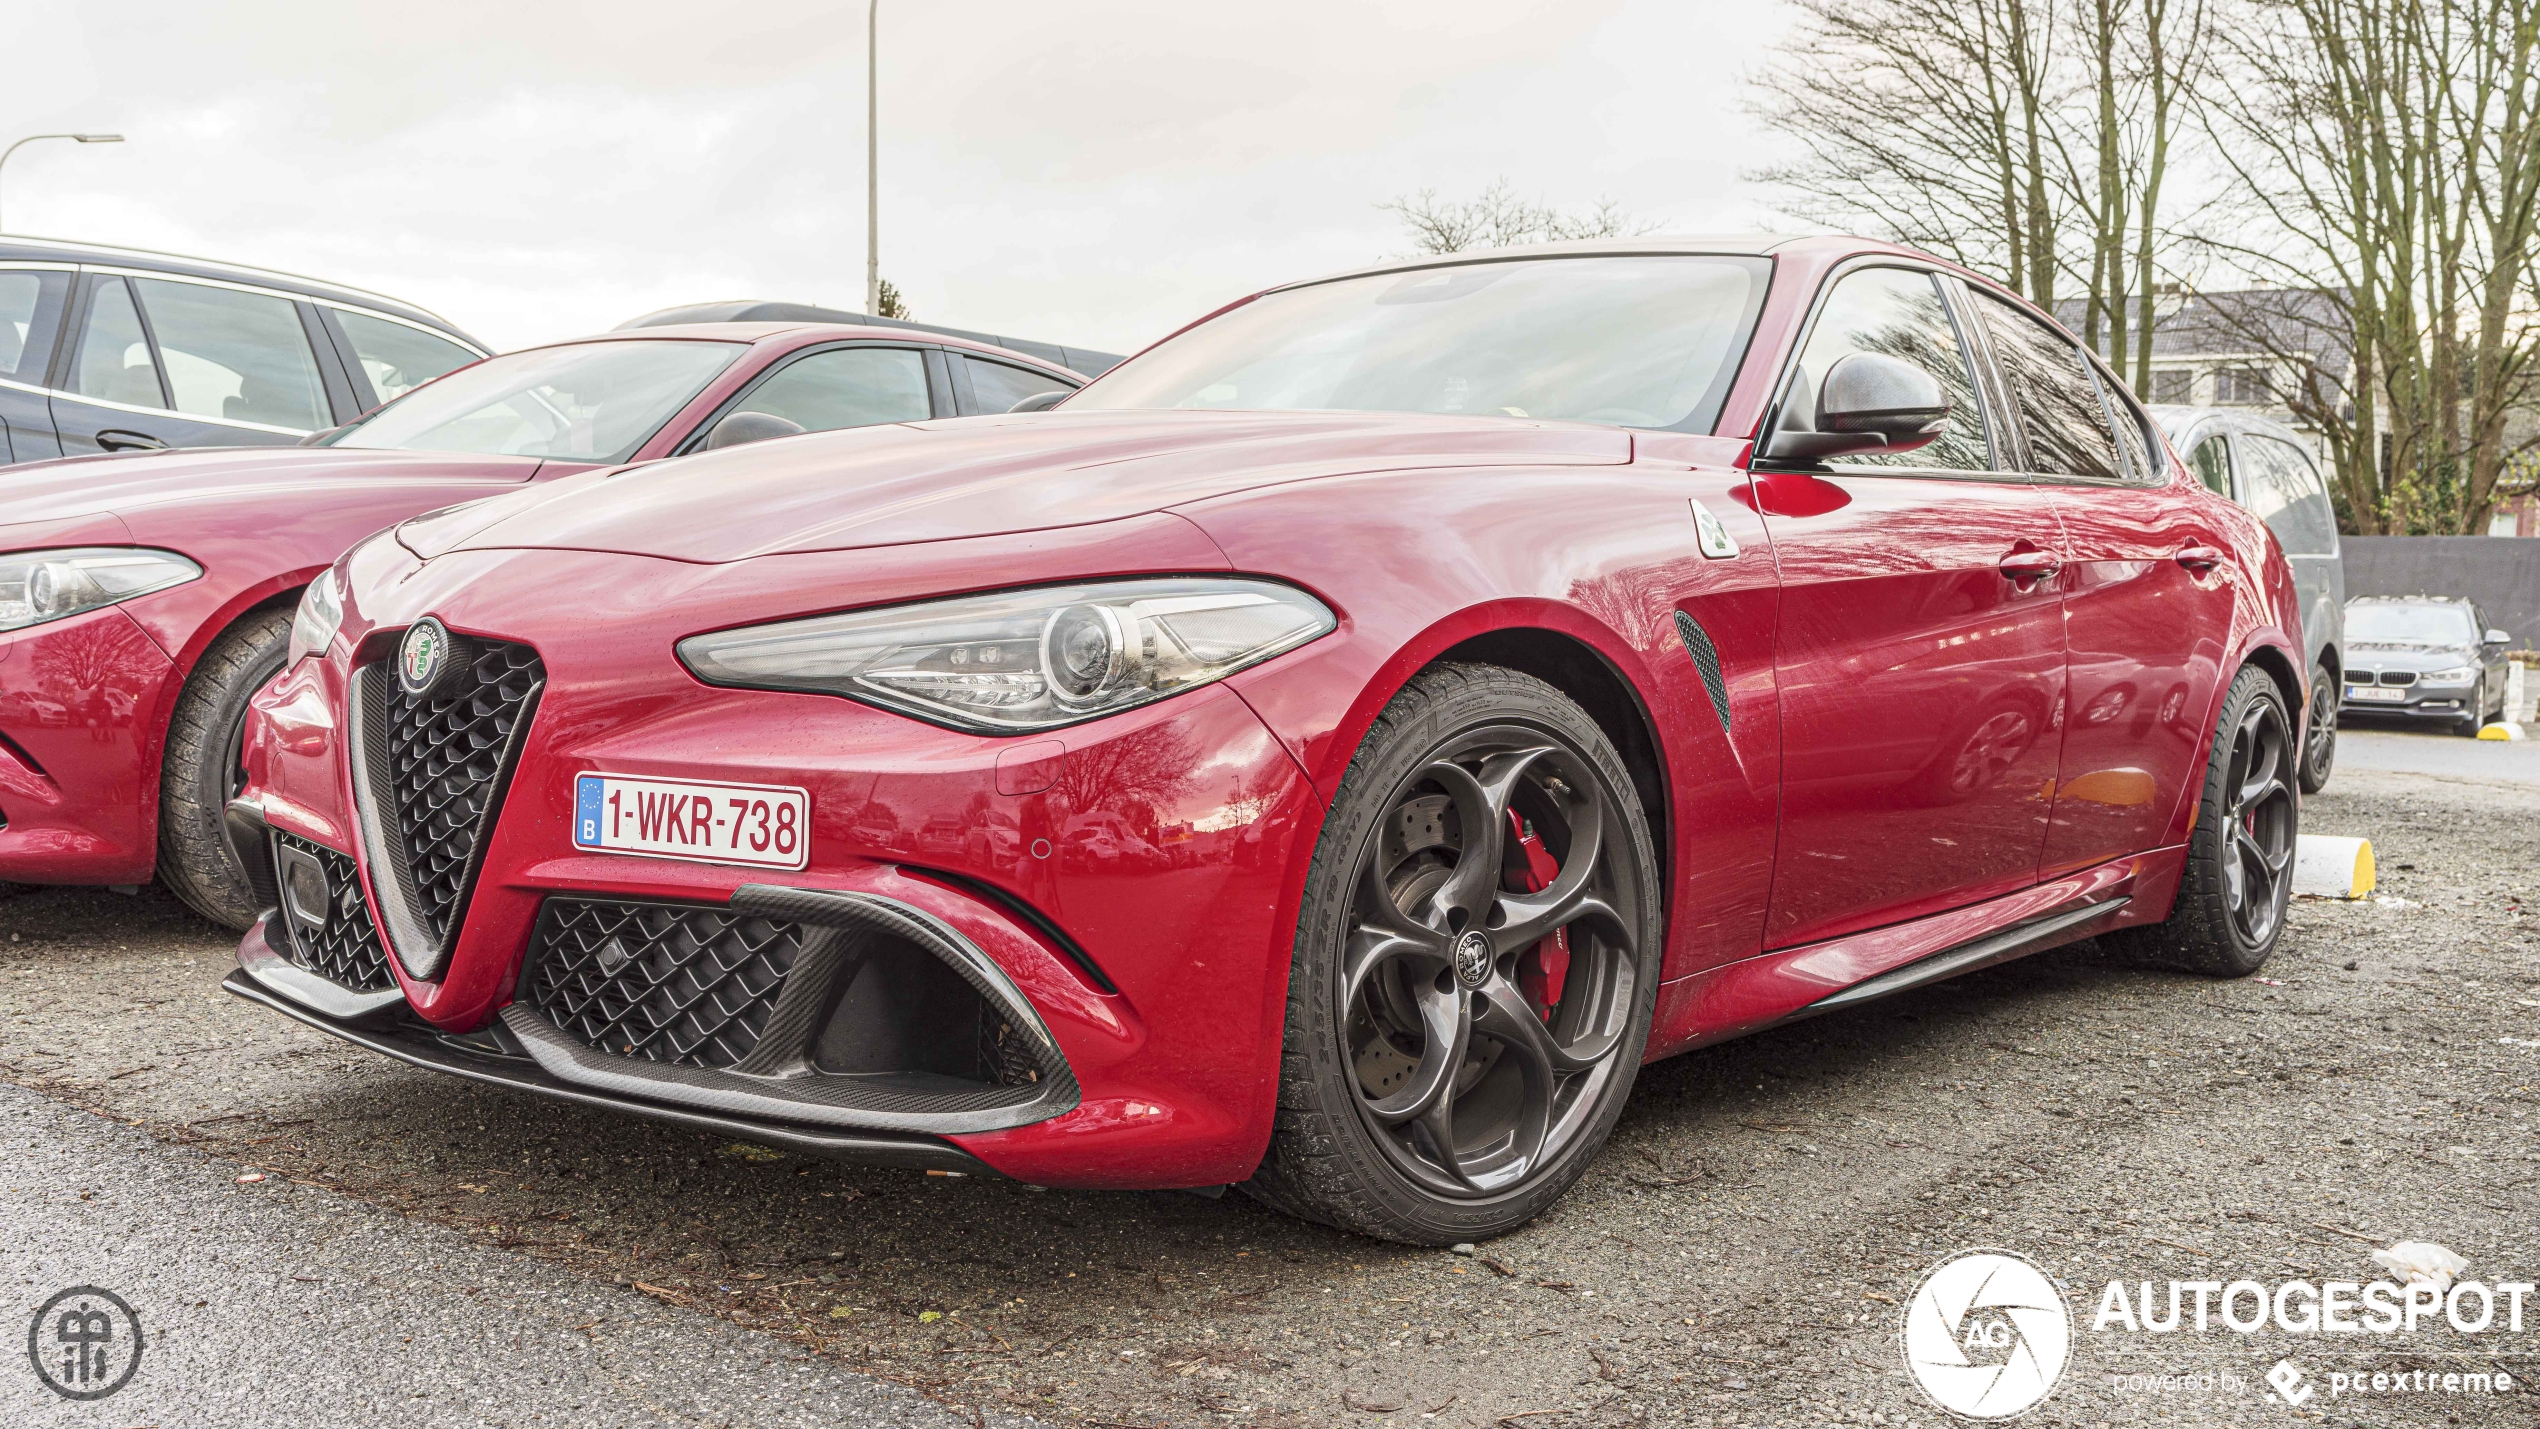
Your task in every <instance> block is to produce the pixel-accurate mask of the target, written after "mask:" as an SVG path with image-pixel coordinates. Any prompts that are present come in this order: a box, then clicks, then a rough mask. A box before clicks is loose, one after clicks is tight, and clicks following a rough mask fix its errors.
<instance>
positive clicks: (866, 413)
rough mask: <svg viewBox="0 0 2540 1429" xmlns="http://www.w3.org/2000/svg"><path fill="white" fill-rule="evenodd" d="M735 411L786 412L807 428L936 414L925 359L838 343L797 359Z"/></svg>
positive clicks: (910, 353) (777, 414) (784, 414)
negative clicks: (927, 391) (839, 344)
mask: <svg viewBox="0 0 2540 1429" xmlns="http://www.w3.org/2000/svg"><path fill="white" fill-rule="evenodd" d="M733 410H735V411H740V412H765V413H766V414H767V415H769V416H771V417H782V418H784V419H785V420H786V421H789V422H792V423H794V424H795V425H796V426H799V427H801V428H802V429H803V430H804V431H806V432H830V431H836V430H837V429H839V428H841V427H869V426H872V425H873V424H874V423H876V422H922V421H924V420H926V419H927V418H928V417H931V416H933V415H935V408H934V404H933V403H932V402H931V401H929V400H928V399H927V395H926V358H925V356H924V355H923V354H921V353H919V352H918V351H916V350H915V349H913V348H906V347H840V348H832V349H830V350H829V351H827V352H815V353H812V354H811V355H810V356H808V357H800V358H796V359H795V360H794V361H792V362H790V363H787V364H786V365H785V366H783V367H781V368H779V369H777V371H776V373H775V375H773V376H771V377H769V378H768V379H767V380H766V381H764V382H761V383H760V384H759V385H758V386H757V387H756V388H754V389H752V390H751V392H750V393H749V395H748V396H745V397H743V398H742V399H741V401H740V404H739V405H738V406H736V407H735V408H734V409H733Z"/></svg>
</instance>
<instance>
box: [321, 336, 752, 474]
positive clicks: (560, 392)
mask: <svg viewBox="0 0 2540 1429" xmlns="http://www.w3.org/2000/svg"><path fill="white" fill-rule="evenodd" d="M745 350H746V349H745V348H743V347H742V345H741V344H739V343H732V342H694V341H686V340H682V339H676V338H668V339H660V340H653V339H645V340H640V341H631V342H587V343H576V344H571V345H568V346H565V347H540V348H532V349H530V350H529V351H527V352H514V353H510V354H507V355H505V356H502V357H489V358H487V359H485V360H484V361H483V362H480V363H478V364H476V365H475V366H474V367H470V368H466V369H464V370H462V371H459V372H453V373H451V374H450V375H449V376H447V377H444V378H442V379H441V380H440V381H438V382H433V383H428V384H426V385H424V386H422V387H418V388H416V389H415V390H414V391H412V392H409V393H407V394H406V395H405V396H403V397H400V398H398V399H397V400H396V401H394V402H391V403H389V404H388V405H387V406H385V407H382V408H380V409H379V410H378V411H376V412H373V413H372V414H371V415H369V416H368V417H365V418H363V419H362V420H360V421H358V422H355V423H354V424H352V425H351V426H349V427H346V428H345V429H344V430H343V431H342V432H340V433H338V434H337V435H336V436H335V437H334V438H332V439H331V440H329V441H328V442H327V443H326V444H327V445H328V446H338V447H372V448H386V449H389V450H394V451H410V452H480V453H484V454H486V455H489V456H535V457H551V458H554V459H556V460H558V461H590V462H600V463H603V464H607V463H614V462H621V461H625V460H626V459H627V458H629V457H632V456H633V455H635V449H636V448H637V447H640V446H642V445H643V444H644V439H645V438H647V437H649V436H651V435H652V434H653V433H655V432H657V431H659V430H661V424H662V423H664V422H667V421H669V420H670V417H671V414H672V413H674V412H677V411H678V410H679V409H680V408H681V407H684V406H686V405H687V404H688V400H689V399H690V398H692V397H694V396H696V395H697V393H698V392H699V391H700V390H701V389H703V388H704V386H705V385H706V384H707V383H708V382H710V381H712V380H714V376H715V374H716V373H718V372H721V371H722V370H723V369H725V368H726V367H729V366H731V365H732V362H733V360H734V359H735V358H738V357H739V356H740V355H741V354H742V352H744V351H745Z"/></svg>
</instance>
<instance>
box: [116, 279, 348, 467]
mask: <svg viewBox="0 0 2540 1429" xmlns="http://www.w3.org/2000/svg"><path fill="white" fill-rule="evenodd" d="M132 285H133V286H134V287H135V288H138V289H140V290H141V306H142V308H143V309H144V310H145V311H147V312H148V313H149V314H150V334H151V336H153V337H156V338H157V339H158V340H159V360H160V362H162V363H163V364H165V367H166V372H167V377H168V393H169V395H170V396H172V397H173V398H174V399H175V406H176V410H178V411H180V412H183V413H184V414H186V415H187V416H189V417H218V418H221V419H222V420H224V421H231V422H254V423H256V424H258V425H260V426H267V427H288V428H290V429H291V430H293V431H300V432H311V431H315V430H317V429H318V428H320V427H326V426H332V425H334V420H335V419H334V418H332V417H330V416H328V415H327V407H326V384H325V383H324V382H323V381H322V380H321V379H320V378H319V377H318V365H317V356H316V354H314V353H312V352H310V351H309V334H308V330H307V329H306V328H303V327H302V326H301V325H300V310H299V308H298V307H297V306H295V305H294V304H293V303H292V302H291V301H290V300H289V299H287V298H276V297H270V296H267V295H266V294H263V293H242V292H239V291H238V290H237V289H235V288H214V287H207V286H205V285H204V284H201V283H175V282H169V281H167V280H165V279H160V278H135V279H133V280H132Z"/></svg>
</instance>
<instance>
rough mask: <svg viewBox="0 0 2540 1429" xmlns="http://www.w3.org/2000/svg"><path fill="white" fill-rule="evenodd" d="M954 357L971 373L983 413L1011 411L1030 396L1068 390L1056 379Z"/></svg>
mask: <svg viewBox="0 0 2540 1429" xmlns="http://www.w3.org/2000/svg"><path fill="white" fill-rule="evenodd" d="M954 356H955V357H957V358H959V359H960V362H961V364H962V366H963V367H965V368H967V369H968V370H969V372H970V395H971V396H972V397H973V398H974V399H975V400H977V402H978V404H979V410H980V411H982V412H1011V411H1013V410H1014V404H1015V403H1017V402H1020V401H1022V400H1023V399H1024V398H1026V397H1038V396H1039V395H1041V394H1042V393H1044V392H1061V391H1065V390H1067V384H1066V383H1064V382H1061V381H1059V380H1058V379H1057V378H1055V377H1048V376H1044V375H1042V374H1041V373H1038V372H1033V371H1029V370H1027V369H1025V368H1021V367H1010V366H1008V365H1006V364H1005V363H1002V362H986V361H982V360H981V359H979V358H976V357H970V356H966V355H963V354H959V353H956V354H954Z"/></svg>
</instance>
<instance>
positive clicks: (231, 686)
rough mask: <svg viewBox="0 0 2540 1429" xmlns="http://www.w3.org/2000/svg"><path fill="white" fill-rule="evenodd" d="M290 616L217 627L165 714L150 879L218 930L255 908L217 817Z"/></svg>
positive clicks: (238, 770)
mask: <svg viewBox="0 0 2540 1429" xmlns="http://www.w3.org/2000/svg"><path fill="white" fill-rule="evenodd" d="M291 614H292V612H291V610H290V608H289V607H285V608H283V609H280V610H268V611H264V612H261V613H258V614H254V615H249V616H247V617H246V618H244V619H242V620H240V621H239V622H238V623H237V624H236V625H233V626H231V627H230V628H229V629H227V630H224V631H222V632H221V634H220V638H219V639H217V640H215V641H213V642H212V645H211V648H210V649H208V650H205V651H204V652H203V658H202V660H201V661H200V662H199V663H197V664H196V665H195V667H194V671H193V673H192V674H190V675H188V676H186V679H185V693H184V694H182V695H180V696H179V697H178V698H177V705H176V716H175V718H173V719H171V720H170V721H168V747H167V755H166V758H165V759H164V760H163V761H162V763H161V767H160V771H159V881H160V882H162V883H164V884H166V885H167V886H168V890H169V891H170V892H172V893H174V894H175V895H176V896H177V897H179V898H181V899H184V900H185V903H186V906H188V907H190V908H192V909H193V910H194V911H195V912H197V913H200V914H202V915H203V916H204V917H206V918H209V919H211V920H212V921H213V922H215V923H218V924H220V925H221V926H222V927H225V928H233V929H243V928H245V927H246V926H247V925H248V924H250V923H253V922H254V921H256V914H257V912H258V911H259V910H258V909H257V907H256V900H255V896H254V895H253V894H252V893H250V892H249V891H248V889H247V871H246V870H245V869H243V868H240V867H239V866H238V855H237V854H235V853H233V852H231V850H230V847H229V839H228V838H227V837H226V836H225V835H224V833H223V831H222V830H223V817H224V815H225V813H226V812H227V810H228V808H229V801H230V800H232V799H234V798H236V797H238V793H239V791H240V790H241V789H243V788H245V787H246V783H247V771H246V769H245V767H244V766H243V765H242V764H241V763H240V758H239V756H240V752H241V747H242V745H243V743H244V741H245V737H246V733H247V702H248V701H249V700H251V699H253V698H255V695H256V691H258V690H260V689H263V688H264V687H265V685H266V684H267V683H268V682H269V681H271V680H272V679H273V677H274V676H275V675H278V674H280V673H281V672H282V658H283V655H284V654H285V653H286V652H287V651H288V649H289V647H290V644H291Z"/></svg>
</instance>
